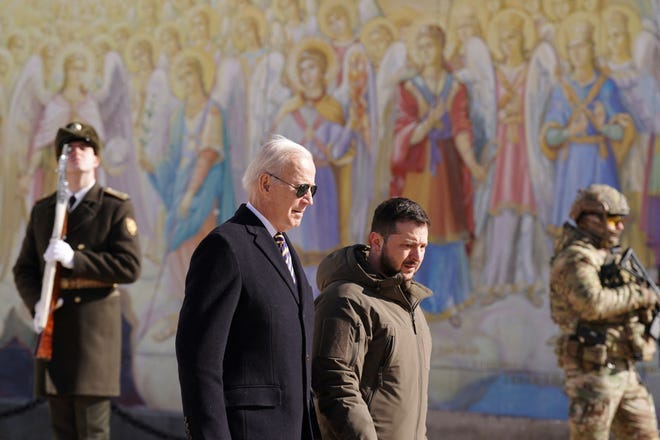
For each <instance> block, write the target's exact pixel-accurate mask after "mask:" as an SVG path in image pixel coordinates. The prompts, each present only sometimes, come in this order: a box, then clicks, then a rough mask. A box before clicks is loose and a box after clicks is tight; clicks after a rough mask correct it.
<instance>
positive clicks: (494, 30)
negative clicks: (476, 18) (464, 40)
mask: <svg viewBox="0 0 660 440" xmlns="http://www.w3.org/2000/svg"><path fill="white" fill-rule="evenodd" d="M512 19H513V20H515V19H520V20H522V23H523V24H522V37H523V48H524V50H525V53H526V54H529V53H530V52H531V51H532V50H533V49H534V47H535V46H536V29H535V27H534V20H532V17H531V16H530V15H529V14H528V13H527V12H525V11H523V10H521V9H518V8H507V9H503V10H501V11H500V12H498V13H497V14H495V15H494V16H493V18H492V19H491V21H490V23H489V24H488V30H487V32H486V41H487V43H488V47H489V48H490V51H491V53H492V54H493V55H494V57H495V59H496V60H501V59H502V58H503V57H504V55H502V50H501V49H500V42H499V35H500V32H501V31H502V29H504V28H505V26H506V25H507V24H508V23H511V22H512V21H513V20H512Z"/></svg>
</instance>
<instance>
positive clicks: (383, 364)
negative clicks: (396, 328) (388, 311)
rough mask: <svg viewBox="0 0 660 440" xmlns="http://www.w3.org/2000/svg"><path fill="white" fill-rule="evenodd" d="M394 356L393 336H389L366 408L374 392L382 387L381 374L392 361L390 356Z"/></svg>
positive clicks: (369, 404)
mask: <svg viewBox="0 0 660 440" xmlns="http://www.w3.org/2000/svg"><path fill="white" fill-rule="evenodd" d="M393 354H394V336H392V335H389V336H388V337H387V342H386V343H385V353H384V354H383V360H382V362H381V363H380V365H379V366H378V382H377V383H376V386H375V387H373V388H372V389H371V391H370V392H369V396H368V397H367V402H366V403H367V407H370V406H371V400H372V399H373V398H374V394H376V391H377V390H378V388H380V387H382V386H383V383H384V381H383V372H384V371H385V368H386V367H387V366H388V365H389V363H390V360H391V359H392V355H393Z"/></svg>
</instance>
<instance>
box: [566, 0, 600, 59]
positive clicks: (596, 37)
mask: <svg viewBox="0 0 660 440" xmlns="http://www.w3.org/2000/svg"><path fill="white" fill-rule="evenodd" d="M583 22H587V23H590V24H591V26H592V27H593V36H592V42H593V45H594V53H593V55H594V57H596V56H597V55H598V54H599V53H600V50H599V49H600V42H601V41H602V38H601V37H600V32H601V30H602V29H601V26H600V20H599V19H598V17H596V15H595V14H592V13H590V12H574V13H572V14H571V15H569V16H568V17H566V20H564V21H563V22H562V23H561V25H560V26H559V28H558V29H557V35H556V36H555V47H556V49H557V53H558V54H559V56H560V58H562V59H564V60H567V59H568V53H567V51H566V45H567V44H568V35H569V32H571V31H572V30H574V29H575V28H576V25H577V24H578V23H583Z"/></svg>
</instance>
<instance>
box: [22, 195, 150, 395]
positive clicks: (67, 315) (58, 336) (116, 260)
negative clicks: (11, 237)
mask: <svg viewBox="0 0 660 440" xmlns="http://www.w3.org/2000/svg"><path fill="white" fill-rule="evenodd" d="M55 204H56V195H55V194H52V195H50V196H48V197H46V198H44V199H41V200H40V201H38V202H37V203H36V204H35V205H34V207H33V208H32V212H31V214H30V220H29V222H28V225H27V228H26V231H25V237H24V239H23V243H22V246H21V250H20V253H19V256H18V259H17V260H16V264H15V265H14V269H13V271H14V281H15V283H16V287H17V289H18V292H19V294H20V295H21V298H22V299H23V302H24V303H25V305H26V306H27V307H28V309H29V310H30V312H32V313H34V306H35V304H36V303H37V301H38V300H39V297H40V295H41V282H42V278H43V271H44V266H45V262H44V258H43V255H44V252H45V251H46V248H47V247H48V242H49V240H50V238H51V235H52V233H53V219H54V217H55ZM134 219H135V216H134V213H133V205H132V203H131V201H130V199H129V198H128V196H127V195H126V194H124V193H121V192H119V191H115V190H113V189H110V188H102V187H100V186H99V185H98V184H95V185H94V186H93V187H92V188H91V189H90V190H89V191H88V192H87V194H86V195H85V197H84V198H83V200H81V201H80V204H79V205H78V206H77V207H76V208H75V209H74V210H73V211H72V212H70V213H69V214H68V221H67V223H68V224H67V231H66V239H65V241H66V242H67V243H69V244H70V245H71V247H72V248H73V249H74V251H75V252H74V263H73V269H65V268H62V269H61V276H62V279H63V284H62V285H63V286H65V287H66V288H63V289H62V290H60V295H61V298H62V299H63V305H62V306H61V307H59V308H58V309H57V310H55V312H54V323H55V324H54V329H53V356H52V359H51V360H50V361H49V362H45V361H41V360H37V361H36V362H35V391H36V393H37V395H44V394H54V395H88V396H117V395H119V391H120V384H119V377H120V366H121V309H120V304H119V292H118V291H117V288H116V285H117V284H126V283H131V282H133V281H135V280H136V279H137V278H138V276H139V275H140V247H139V242H138V237H137V226H136V223H135V220H134ZM90 283H93V284H96V285H97V286H104V287H94V288H89V287H84V288H78V287H80V286H89V284H90Z"/></svg>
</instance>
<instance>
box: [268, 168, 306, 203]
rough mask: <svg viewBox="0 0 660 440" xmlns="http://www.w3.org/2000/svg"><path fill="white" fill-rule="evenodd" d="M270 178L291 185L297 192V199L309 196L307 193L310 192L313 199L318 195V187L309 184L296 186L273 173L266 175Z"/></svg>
mask: <svg viewBox="0 0 660 440" xmlns="http://www.w3.org/2000/svg"><path fill="white" fill-rule="evenodd" d="M266 174H268V175H269V176H270V177H273V178H275V179H277V180H279V181H280V182H282V183H286V184H287V185H289V186H290V187H291V188H293V189H295V190H296V197H298V198H300V197H303V196H304V195H305V194H307V191H310V192H311V193H312V197H314V194H316V190H317V189H318V186H316V185H310V184H309V183H301V184H300V185H298V186H296V185H294V184H293V183H289V182H287V181H286V180H282V179H280V178H279V177H277V176H276V175H275V174H271V173H266Z"/></svg>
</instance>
